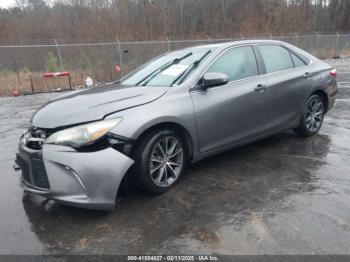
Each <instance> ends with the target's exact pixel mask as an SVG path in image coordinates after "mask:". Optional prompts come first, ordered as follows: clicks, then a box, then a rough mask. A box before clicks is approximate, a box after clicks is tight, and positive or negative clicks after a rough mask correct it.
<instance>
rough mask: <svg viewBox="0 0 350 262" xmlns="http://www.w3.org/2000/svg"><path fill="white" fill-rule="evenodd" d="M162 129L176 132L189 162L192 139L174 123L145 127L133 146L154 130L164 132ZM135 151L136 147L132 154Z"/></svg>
mask: <svg viewBox="0 0 350 262" xmlns="http://www.w3.org/2000/svg"><path fill="white" fill-rule="evenodd" d="M164 129H170V130H172V131H174V132H176V133H177V134H178V135H179V136H180V137H181V138H182V139H183V141H184V142H185V146H186V150H187V153H188V156H189V160H190V161H191V160H192V157H193V151H194V149H193V148H194V144H193V138H192V136H191V134H190V132H189V131H188V130H187V129H186V128H185V127H184V126H183V125H181V124H179V123H176V122H170V121H167V122H161V123H157V124H153V125H151V126H149V127H147V128H146V129H145V130H143V131H142V132H141V133H140V134H139V135H138V136H137V138H136V139H135V142H134V144H135V145H138V144H140V142H141V141H142V139H143V138H144V137H146V136H147V135H148V134H149V133H151V132H155V131H156V130H164ZM135 149H136V146H134V147H133V150H132V151H133V152H134V150H135Z"/></svg>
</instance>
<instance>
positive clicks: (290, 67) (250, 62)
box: [18, 40, 338, 209]
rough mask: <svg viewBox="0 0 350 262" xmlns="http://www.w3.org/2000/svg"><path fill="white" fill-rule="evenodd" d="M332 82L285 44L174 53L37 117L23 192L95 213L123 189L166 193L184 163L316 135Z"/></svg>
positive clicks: (330, 101)
mask: <svg viewBox="0 0 350 262" xmlns="http://www.w3.org/2000/svg"><path fill="white" fill-rule="evenodd" d="M336 73H337V72H336V70H335V69H334V68H332V67H331V66H329V65H328V64H326V63H324V62H323V61H321V60H319V59H317V58H316V57H314V56H312V55H310V54H309V53H307V52H305V51H303V50H301V49H299V48H297V47H295V46H292V45H290V44H287V43H284V42H280V41H272V40H271V41H270V40H254V41H238V42H231V43H221V44H215V45H204V46H196V47H191V48H186V49H182V50H178V51H174V52H168V53H166V54H163V55H160V56H158V57H156V58H155V59H153V60H151V61H149V62H148V63H146V64H144V65H142V66H141V67H139V68H137V69H136V70H134V71H133V72H131V73H130V74H128V75H127V76H125V77H124V78H122V79H121V80H120V81H118V82H115V83H112V84H106V85H104V86H100V87H94V88H90V89H86V90H83V91H74V92H71V93H67V94H65V95H63V96H60V97H58V98H55V99H53V100H51V101H49V102H48V103H46V104H45V105H44V106H43V107H41V108H40V109H39V110H38V111H37V112H36V113H35V114H34V115H33V117H32V119H31V121H30V126H29V128H28V130H27V131H26V132H25V134H23V136H22V137H21V139H20V143H19V154H18V163H19V165H20V167H21V169H22V178H23V183H22V184H23V187H24V189H25V190H26V191H29V192H32V193H34V194H38V195H41V196H44V197H46V198H48V199H54V200H57V201H60V202H62V203H66V204H69V205H73V206H78V207H84V208H91V209H112V208H113V207H114V206H115V203H116V196H117V193H118V189H119V187H120V185H121V182H122V181H125V179H127V180H128V181H131V183H132V184H134V185H136V186H137V187H139V188H140V189H142V190H144V191H147V192H150V193H154V194H160V193H164V192H166V191H168V190H169V189H170V188H171V187H172V186H174V185H175V184H176V182H177V181H178V180H179V179H180V178H181V175H182V174H183V173H184V170H185V166H186V164H188V163H194V162H197V161H199V160H201V159H203V158H205V157H208V156H212V155H215V154H218V153H221V152H224V151H227V150H230V149H233V148H235V147H237V146H240V145H243V144H247V143H250V142H253V141H256V140H259V139H262V138H265V137H268V136H271V135H273V134H276V133H278V132H281V131H285V130H294V131H295V133H296V134H297V135H299V136H301V137H310V136H312V135H314V134H316V133H317V132H318V131H319V130H320V128H321V126H322V123H323V119H324V116H325V114H326V113H327V112H328V111H329V110H330V109H331V108H332V107H333V105H334V103H335V99H336V94H337V91H338V89H337V82H336Z"/></svg>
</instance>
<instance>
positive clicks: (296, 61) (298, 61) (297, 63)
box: [290, 52, 306, 67]
mask: <svg viewBox="0 0 350 262" xmlns="http://www.w3.org/2000/svg"><path fill="white" fill-rule="evenodd" d="M290 54H291V55H292V59H293V62H294V65H295V67H301V66H306V63H305V62H304V61H303V60H301V59H300V58H299V57H298V56H296V55H295V54H294V53H293V52H290Z"/></svg>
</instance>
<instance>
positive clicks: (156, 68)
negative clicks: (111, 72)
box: [121, 47, 210, 86]
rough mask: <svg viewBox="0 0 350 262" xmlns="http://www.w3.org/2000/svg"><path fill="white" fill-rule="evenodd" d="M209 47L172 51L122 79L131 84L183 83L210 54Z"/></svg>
mask: <svg viewBox="0 0 350 262" xmlns="http://www.w3.org/2000/svg"><path fill="white" fill-rule="evenodd" d="M209 52H210V49H209V48H204V47H203V48H191V49H184V50H180V51H175V52H171V53H168V54H165V55H163V56H160V57H158V58H156V59H153V60H151V61H150V62H148V63H146V64H145V65H143V66H141V67H139V68H138V69H136V70H135V71H134V72H133V73H131V74H130V75H128V76H126V78H124V79H123V80H122V81H121V85H130V86H136V85H137V86H141V85H142V86H173V85H175V84H179V83H182V82H183V81H184V80H185V79H186V78H187V77H188V76H189V75H191V73H192V72H193V69H194V68H195V67H196V66H197V65H198V64H199V63H200V62H201V61H203V60H204V59H205V57H206V56H207V55H208V54H209Z"/></svg>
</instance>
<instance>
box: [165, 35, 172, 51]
mask: <svg viewBox="0 0 350 262" xmlns="http://www.w3.org/2000/svg"><path fill="white" fill-rule="evenodd" d="M165 39H166V42H167V44H168V52H169V51H170V50H171V45H170V41H169V38H168V37H167V36H166V37H165Z"/></svg>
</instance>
